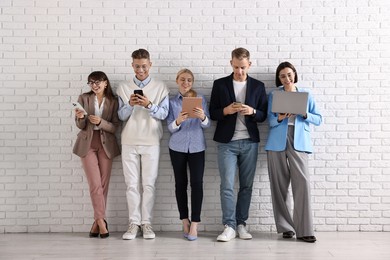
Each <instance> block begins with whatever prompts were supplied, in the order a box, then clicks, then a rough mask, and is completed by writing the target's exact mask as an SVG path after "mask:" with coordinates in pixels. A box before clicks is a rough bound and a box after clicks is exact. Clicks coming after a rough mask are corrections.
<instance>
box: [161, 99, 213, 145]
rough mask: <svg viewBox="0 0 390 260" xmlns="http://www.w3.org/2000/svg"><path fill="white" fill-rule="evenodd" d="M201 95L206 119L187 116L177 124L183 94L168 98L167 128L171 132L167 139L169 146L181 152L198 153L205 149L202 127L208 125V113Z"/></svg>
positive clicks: (205, 102)
mask: <svg viewBox="0 0 390 260" xmlns="http://www.w3.org/2000/svg"><path fill="white" fill-rule="evenodd" d="M198 96H199V97H202V109H203V111H204V113H205V115H206V119H205V120H204V121H202V120H201V119H199V118H188V119H187V120H185V121H183V122H182V123H181V124H180V125H179V126H178V125H177V124H176V118H177V117H178V116H179V114H180V112H181V111H182V103H183V96H182V95H181V94H180V93H178V94H177V95H176V96H174V97H172V98H171V99H170V100H169V113H168V117H167V124H168V130H169V132H170V133H171V134H172V135H171V138H170V139H169V148H170V149H172V150H174V151H176V152H182V153H198V152H201V151H204V150H205V149H206V141H205V138H204V133H203V129H204V128H207V127H209V126H210V120H209V117H210V114H209V109H208V107H207V101H206V99H205V97H203V96H201V95H198Z"/></svg>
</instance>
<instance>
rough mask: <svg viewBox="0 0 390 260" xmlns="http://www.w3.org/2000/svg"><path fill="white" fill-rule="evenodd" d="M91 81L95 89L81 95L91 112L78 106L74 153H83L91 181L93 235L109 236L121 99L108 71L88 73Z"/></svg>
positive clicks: (83, 103)
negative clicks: (108, 211)
mask: <svg viewBox="0 0 390 260" xmlns="http://www.w3.org/2000/svg"><path fill="white" fill-rule="evenodd" d="M88 85H89V86H90V87H91V91H89V92H87V93H84V94H82V95H80V96H79V99H78V102H79V103H80V104H81V106H82V107H83V108H84V110H85V112H86V113H87V115H85V113H84V112H83V111H82V110H80V109H76V118H75V120H76V126H77V127H78V128H80V130H81V131H80V132H79V133H78V135H77V140H76V143H75V145H74V147H73V153H75V154H76V155H78V156H80V157H81V162H82V165H83V168H84V171H85V175H86V177H87V180H88V184H89V193H90V196H91V200H92V206H93V210H94V219H95V221H94V222H93V224H92V228H91V231H90V232H89V236H90V237H98V236H99V235H100V237H101V238H106V237H108V236H109V232H108V225H107V221H106V220H105V212H106V202H107V193H108V185H109V182H110V176H111V167H112V160H113V159H114V157H115V156H117V155H119V154H120V150H119V146H118V143H117V141H116V138H115V131H116V130H117V128H118V126H119V123H120V121H119V118H118V113H117V110H118V101H117V99H116V98H115V97H114V95H113V92H112V89H111V85H110V81H109V80H108V78H107V76H106V74H105V73H104V72H101V71H94V72H92V73H91V74H90V75H89V76H88Z"/></svg>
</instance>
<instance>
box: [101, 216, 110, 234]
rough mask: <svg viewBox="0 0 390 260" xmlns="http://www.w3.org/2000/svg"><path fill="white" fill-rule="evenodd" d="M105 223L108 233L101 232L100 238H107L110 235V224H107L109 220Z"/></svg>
mask: <svg viewBox="0 0 390 260" xmlns="http://www.w3.org/2000/svg"><path fill="white" fill-rule="evenodd" d="M104 223H106V229H107V233H104V234H100V238H107V237H109V236H110V232H108V224H107V221H106V220H104Z"/></svg>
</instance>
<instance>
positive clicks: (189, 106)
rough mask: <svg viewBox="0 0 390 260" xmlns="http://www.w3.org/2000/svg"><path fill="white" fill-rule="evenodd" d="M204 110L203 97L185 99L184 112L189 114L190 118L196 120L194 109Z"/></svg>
mask: <svg viewBox="0 0 390 260" xmlns="http://www.w3.org/2000/svg"><path fill="white" fill-rule="evenodd" d="M195 107H199V108H202V97H183V105H182V109H181V110H182V111H183V112H187V113H188V117H192V118H195V114H194V108H195Z"/></svg>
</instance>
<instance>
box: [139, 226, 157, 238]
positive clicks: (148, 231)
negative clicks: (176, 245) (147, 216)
mask: <svg viewBox="0 0 390 260" xmlns="http://www.w3.org/2000/svg"><path fill="white" fill-rule="evenodd" d="M142 233H143V236H144V239H154V238H155V237H156V234H154V232H153V229H152V226H151V225H150V224H143V225H142Z"/></svg>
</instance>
